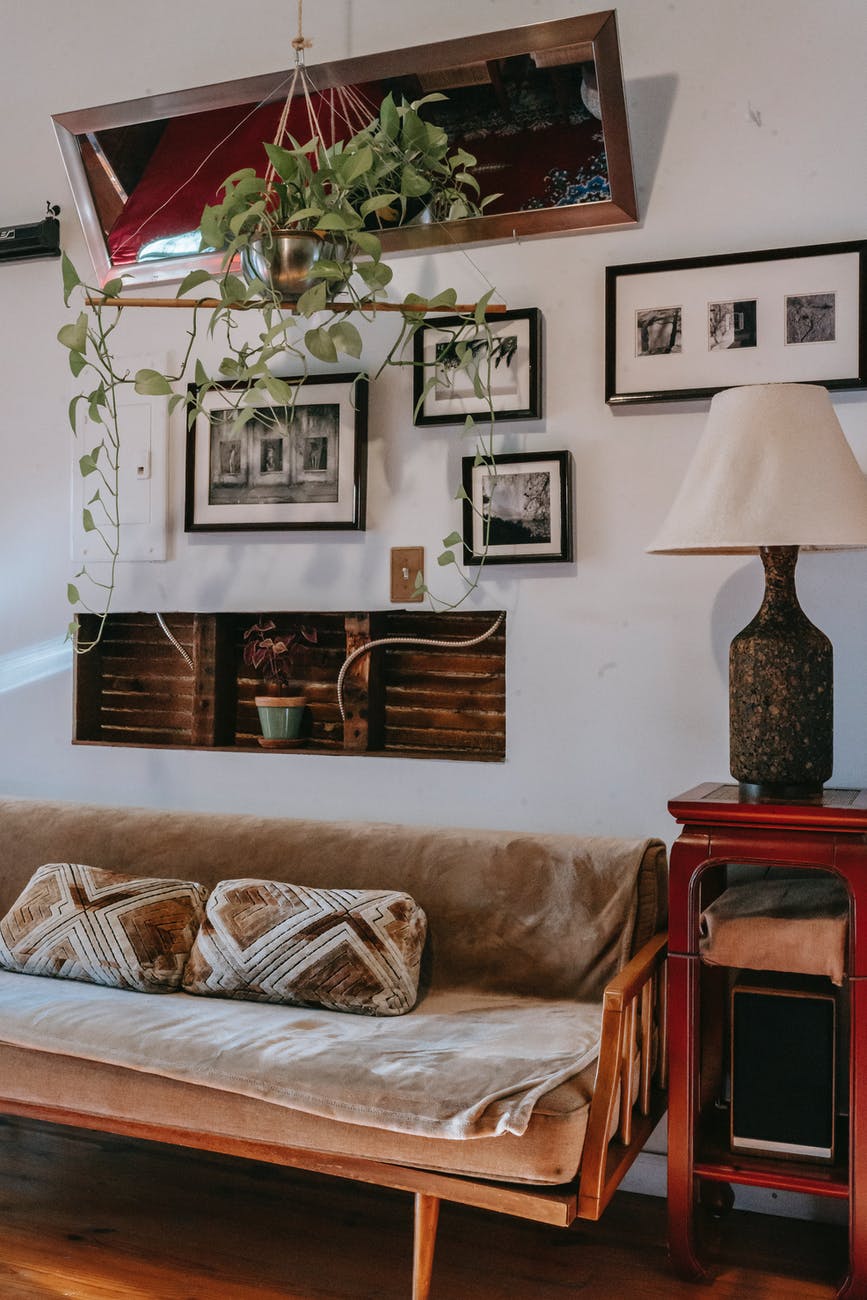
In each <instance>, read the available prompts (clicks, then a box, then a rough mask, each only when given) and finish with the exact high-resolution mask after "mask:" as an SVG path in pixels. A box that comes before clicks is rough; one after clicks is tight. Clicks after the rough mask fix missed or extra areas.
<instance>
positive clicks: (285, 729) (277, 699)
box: [255, 695, 305, 749]
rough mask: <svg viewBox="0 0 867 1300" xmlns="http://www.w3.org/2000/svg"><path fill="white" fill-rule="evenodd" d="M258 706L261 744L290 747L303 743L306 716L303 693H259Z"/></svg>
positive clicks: (272, 747)
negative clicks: (303, 725)
mask: <svg viewBox="0 0 867 1300" xmlns="http://www.w3.org/2000/svg"><path fill="white" fill-rule="evenodd" d="M255 700H256V708H257V709H258V710H259V722H260V724H261V726H262V735H261V736H260V737H259V744H260V745H262V746H263V748H265V749H288V748H290V747H292V746H295V745H300V744H303V739H302V737H301V720H302V718H303V717H304V706H305V700H304V696H303V695H257V696H256V697H255Z"/></svg>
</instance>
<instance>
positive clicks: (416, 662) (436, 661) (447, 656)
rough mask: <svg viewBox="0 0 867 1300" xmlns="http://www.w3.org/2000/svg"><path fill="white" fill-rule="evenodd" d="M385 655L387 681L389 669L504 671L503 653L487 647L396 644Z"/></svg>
mask: <svg viewBox="0 0 867 1300" xmlns="http://www.w3.org/2000/svg"><path fill="white" fill-rule="evenodd" d="M386 657H387V661H388V674H387V675H388V679H389V681H390V680H391V674H392V672H396V673H401V674H403V675H409V674H413V673H418V672H421V673H425V674H426V675H427V674H435V673H441V674H443V675H444V676H448V677H451V675H452V674H456V675H457V676H460V677H492V676H496V675H499V676H502V674H503V656H502V655H501V654H499V655H498V654H492V653H491V651H490V650H487V649H484V650H483V649H479V651H478V652H475V651H473V650H462V651H460V652H459V653H458V652H456V651H452V650H438V649H436V648H432V649H430V650H425V649H423V648H419V649H418V650H403V649H400V648H399V647H397V648H395V649H393V650H387V651H386Z"/></svg>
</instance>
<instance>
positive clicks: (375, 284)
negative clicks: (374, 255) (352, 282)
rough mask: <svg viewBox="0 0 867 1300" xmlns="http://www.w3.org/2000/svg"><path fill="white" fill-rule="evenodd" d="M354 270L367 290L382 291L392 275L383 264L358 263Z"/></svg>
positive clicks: (389, 268) (389, 269) (390, 270)
mask: <svg viewBox="0 0 867 1300" xmlns="http://www.w3.org/2000/svg"><path fill="white" fill-rule="evenodd" d="M355 269H356V270H357V272H358V274H359V275H360V276H361V278H362V280H363V281H364V283H365V284H366V285H367V287H368V288H369V289H384V288H385V286H386V285H387V284H389V283H390V282H391V278H392V276H393V275H394V272H393V271H392V269H391V267H390V266H386V264H385V262H359V264H358V266H356V268H355Z"/></svg>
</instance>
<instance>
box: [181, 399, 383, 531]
mask: <svg viewBox="0 0 867 1300" xmlns="http://www.w3.org/2000/svg"><path fill="white" fill-rule="evenodd" d="M354 379H355V376H354V375H349V376H341V377H339V378H335V379H334V380H333V381H330V382H320V380H319V377H318V376H317V377H315V378H314V379H308V380H306V381H305V382H304V384H303V386H302V388H301V391H300V392H299V394H298V396H297V398H296V404H295V407H294V410H293V414H292V415H291V416H290V414H289V410H288V408H286V407H283V406H281V405H280V404H279V403H278V402H275V401H274V400H273V399H271V398H268V397H265V396H262V397H261V399H259V398H258V395H257V400H256V401H255V402H253V403H245V408H246V407H247V406H248V405H252V408H253V409H254V410H260V409H261V410H262V412H263V415H264V416H265V419H266V420H267V421H269V422H270V421H274V426H273V428H271V427H268V425H266V426H265V427H263V426H262V425H261V424H260V423H259V422H256V421H251V422H249V423H248V424H246V425H244V426H243V427H241V428H240V429H238V431H237V434H236V435H235V434H233V433H232V431H231V421H232V404H233V402H234V400H235V396H234V394H232V393H231V388H232V386H231V385H226V387H225V388H224V389H222V388H221V389H214V390H212V391H211V392H209V393H207V394H206V396H205V398H204V402H203V409H202V411H201V412H200V413H199V414H198V415H197V417H196V420H195V423H194V425H193V427H192V429H191V430H190V431H189V435H188V447H187V508H186V519H187V522H186V527H187V531H193V532H194V531H197V530H199V529H204V530H208V529H211V530H219V531H222V530H228V529H238V528H247V529H251V530H256V529H260V528H264V529H279V528H288V529H291V528H298V529H304V528H311V529H327V528H363V527H364V501H363V494H364V479H365V475H364V468H365V467H364V458H365V453H366V409H367V407H366V385H365V384H363V383H358V384H355V383H353V380H354ZM313 408H315V409H316V413H317V415H318V417H319V420H320V424H319V425H318V426H317V431H318V432H319V433H320V434H321V436H317V437H312V438H310V439H308V441H310V442H313V443H314V444H315V452H316V455H315V460H314V463H313V465H312V466H311V463H310V458H309V456H308V457H307V459H305V453H303V452H302V451H301V450H299V448H298V447H297V445H296V443H297V441H298V439H297V437H296V434H295V427H296V426H295V424H294V417H297V421H298V424H299V425H300V424H301V423H302V422H303V420H304V416H305V413H306V412H307V411H312V409H313ZM221 425H222V426H223V430H224V431H225V437H226V439H227V440H228V441H229V442H230V443H231V444H233V446H232V451H233V459H232V461H224V462H223V463H222V465H221V463H220V460H219V446H218V443H219V440H220V438H221V436H224V435H223V434H221ZM236 441H237V444H238V445H239V446H240V447H241V448H242V449H243V450H242V451H241V452H240V454H239V455H238V456H237V458H236V455H235V447H234V444H235V442H236ZM234 482H237V483H238V484H239V486H238V488H237V489H236V491H235V492H234V493H233V491H232V485H233V483H234ZM241 485H243V486H241ZM290 496H291V497H294V498H295V499H291V500H290V499H286V498H288V497H290ZM221 498H233V499H230V500H227V499H221ZM269 498H271V499H269Z"/></svg>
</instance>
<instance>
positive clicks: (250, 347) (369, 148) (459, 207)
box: [58, 95, 497, 651]
mask: <svg viewBox="0 0 867 1300" xmlns="http://www.w3.org/2000/svg"><path fill="white" fill-rule="evenodd" d="M442 98H444V97H443V96H441V95H431V96H427V97H426V98H425V99H422V100H418V101H415V102H413V103H408V102H406V101H401V102H400V103H399V104H398V103H396V102H395V101H394V99H393V97H392V96H391V95H388V96H386V98H385V99H384V100H383V102H382V104H381V106H380V109H379V112H378V113H377V114H376V116H375V117H373V118H371V119H370V121H368V122H367V123H366V124H365V125H364V126H363V127H362V128H361V129H360V130H359V131H357V132H356V133H355V134H354V135H352V136H351V137H350V138H349V139H347V140H345V141H338V142H336V143H335V144H333V145H330V146H326V145H324V144H323V143H322V141H321V139H319V138H318V137H316V136H314V138H313V139H312V140H311V141H309V142H308V143H306V144H299V143H298V142H297V141H296V140H294V139H292V138H291V137H289V142H288V144H289V147H287V146H286V144H284V143H281V141H280V138H279V136H278V140H277V141H276V142H274V143H271V144H266V145H265V151H266V154H267V157H268V160H269V166H268V168H267V169H266V171H265V174H264V175H263V176H261V177H260V176H259V175H257V174H256V172H255V171H254V170H252V169H244V170H242V171H240V172H236V173H234V175H233V176H230V177H229V178H228V179H227V180H226V181H225V182H224V184H223V186H222V187H221V192H222V198H221V200H220V202H219V203H217V204H215V205H212V206H209V207H207V208H206V209H205V211H204V213H203V215H202V221H201V226H200V236H201V245H202V249H203V250H207V249H210V250H213V249H215V248H216V249H220V250H221V251H222V254H223V256H222V269H221V270H220V271H219V272H217V273H216V275H214V274H212V273H211V272H209V271H205V270H195V271H192V272H191V273H190V274H189V275H187V276H186V278H185V279H184V280H183V281H182V283H181V285H180V286H179V288H178V291H177V297H178V298H185V297H186V298H189V299H190V300H191V307H192V312H193V314H192V323H191V327H190V329H189V331H188V339H187V345H186V349H185V352H184V356H183V360H182V362H181V365H180V366H179V368H178V371H177V373H174V374H168V373H165V372H162V371H158V370H153V369H142V370H139V371H137V372H136V373H135V374H134V375H130V374H129V372H125V371H121V370H119V369H118V367H117V364H116V362H115V360H114V357H113V354H112V343H113V340H112V335H113V333H114V331H115V329H116V328H117V326H118V324H119V322H120V318H121V313H122V311H123V307H124V299H123V296H122V295H123V287H124V286H123V279H122V277H121V278H119V279H116V280H112V281H110V282H109V283H108V284H106V285H105V286H104V287H103V288H102V289H101V290H99V289H95V288H93V287H92V286H88V285H86V284H84V283H83V282H82V281H81V279H80V277H79V276H78V273H77V272H76V270H75V268H74V266H73V264H72V263H71V261H70V260H69V258H68V257H67V256H66V254H64V255H63V260H62V273H63V287H64V301H65V303H66V304H67V305H69V302H70V298H71V296H72V294H73V293H75V292H77V291H81V292H82V293H83V295H84V298H85V306H84V308H83V309H82V310H81V311H80V312H79V313H78V316H77V318H76V320H75V321H74V322H72V323H70V324H68V325H65V326H63V328H62V329H61V330H60V332H59V334H58V339H59V341H60V342H61V344H63V346H64V347H66V348H67V349H68V350H69V364H70V368H71V370H72V373H73V375H75V376H76V378H80V377H82V376H86V378H87V380H88V381H89V384H92V386H88V387H87V388H86V389H85V391H83V392H81V393H79V394H77V395H76V396H75V397H74V398H73V400H72V402H71V403H70V408H69V419H70V423H71V425H72V428H73V432H76V433H77V412H78V409H79V404H80V403H82V402H84V403H85V404H86V407H87V411H88V415H89V418H90V421H91V422H92V423H93V424H95V425H96V426H97V427H98V428H99V429H100V430H101V433H102V437H101V439H100V441H99V442H98V443H96V444H95V445H94V446H93V447H92V448H90V449H88V450H85V451H84V453H83V455H82V456H81V457H80V458H79V470H80V472H81V474H82V475H83V476H84V477H85V479H93V481H94V482H95V483H96V491H95V493H94V495H93V496H92V497H91V498H90V499H89V501H88V502H87V505H86V506H85V507H84V511H83V517H82V523H83V526H84V529H85V531H86V532H96V533H97V534H98V535H99V537H100V538H101V539H102V541H103V543H104V545H105V547H106V552H107V559H108V561H109V564H110V568H109V572H108V576H107V578H106V579H105V580H102V579H99V578H97V577H95V576H94V575H93V573H91V571H90V570H89V569H88V568H87V566H84V567H83V568H82V569H81V570H80V571H79V572H78V573H77V574H76V575H75V581H74V582H72V583H70V584H69V587H68V597H69V600H70V603H71V604H72V605H73V607H74V608H76V609H80V610H84V611H87V612H89V613H97V614H98V615H99V616H100V622H99V624H98V627H97V632H96V634H95V636H94V637H93V639H92V640H91V641H90V642H89V643H87V644H84V645H78V646H77V647H76V648H77V649H78V650H80V651H86V650H88V649H91V648H92V647H93V646H94V645H95V644H97V643H98V641H99V639H100V636H101V634H102V629H103V627H104V624H105V619H106V617H107V615H108V612H109V610H110V607H111V600H112V596H113V593H114V585H115V577H116V566H117V560H118V551H119V527H120V525H119V518H120V515H119V507H118V464H119V452H120V438H121V430H120V427H119V422H118V397H119V394H120V392H121V391H122V390H123V388H124V387H126V386H128V387H130V388H131V389H132V390H134V391H135V392H136V393H137V394H140V395H144V396H164V397H166V398H167V399H168V403H169V412H170V413H171V412H172V411H173V410H174V409H175V408H176V407H177V406H178V405H181V404H183V405H184V406H185V407H186V410H187V419H188V422H189V423H190V424H192V423H193V422H194V421H195V419H196V417H197V416H198V415H199V414H200V413H201V412H202V410H204V409H205V407H204V403H205V400H206V398H207V396H208V394H209V393H210V392H212V391H213V390H214V389H219V390H220V391H221V394H222V395H223V396H224V397H228V399H229V401H230V402H231V403H232V404H233V405H234V408H235V417H234V418H235V421H236V426H237V427H238V428H240V427H242V426H243V424H244V423H246V421H248V420H249V419H250V418H252V416H253V414H254V413H255V411H256V408H257V406H258V408H259V410H260V411H261V404H262V401H263V400H264V401H265V403H266V404H268V403H270V404H271V405H272V406H274V407H276V408H278V409H285V410H288V411H289V413H290V418H291V412H292V408H293V406H294V403H295V400H296V397H297V393H298V390H299V386H300V385H301V384H302V383H303V381H304V379H305V378H306V377H307V374H308V362H309V358H311V357H312V358H314V359H315V360H316V361H318V362H320V363H324V364H326V365H330V364H335V363H338V362H339V360H340V358H341V357H351V358H353V359H355V360H358V359H359V358H360V357H361V354H362V338H361V334H360V332H359V330H358V328H357V326H356V324H355V323H354V322H353V321H352V320H350V319H348V315H349V313H350V312H354V313H356V314H357V318H360V319H361V320H369V319H371V318H372V315H373V313H374V312H375V311H377V310H381V309H382V308H383V306H384V305H385V306H387V307H388V308H390V309H392V310H395V311H396V312H397V313H398V324H399V328H398V334H397V337H396V339H395V341H394V343H393V344H392V346H391V348H390V349H389V351H388V353H387V355H386V358H385V360H384V361H383V363H382V365H381V366H380V368H379V371H377V373H381V372H382V370H383V369H384V368H385V367H386V366H390V365H412V364H413V361H412V360H407V359H406V354H407V350H408V349H410V355H411V344H412V339H413V336H414V334H415V333H416V331H417V330H418V329H419V328H420V327H421V324H422V323H423V320H424V312H425V311H428V310H431V309H438V310H441V311H443V312H445V313H451V314H455V313H457V314H458V315H459V316H460V323H459V325H458V326H456V327H455V328H454V332H453V337H452V339H451V354H450V357H449V362H450V366H451V367H452V373H454V369H455V368H457V369H458V370H462V371H464V372H465V373H466V375H468V376H469V377H470V380H471V383H472V386H473V390H474V392H475V394H476V396H477V397H479V398H480V399H482V400H483V401H485V403H486V405H487V408H488V411H489V417H490V418H489V425H488V434H487V437H486V438H484V440H483V441H480V442H479V443H478V444H477V448H476V463H477V464H482V463H485V464H489V465H490V467H491V471H492V473H495V472H496V461H495V457H494V453H493V446H492V437H491V434H492V432H493V424H494V411H493V404H492V400H491V396H490V394H491V379H492V367H493V366H494V364H495V346H494V341H493V336H492V335H491V332H490V328H489V326H488V323H487V312H488V311H489V310H490V306H489V304H490V298H491V295H492V293H493V289H492V290H490V291H489V292H488V293H487V294H485V295H484V296H483V297H482V298H481V299H480V300H479V302H478V303H476V304H474V305H473V307H472V309H471V310H463V311H462V310H461V309H460V308H459V306H458V303H457V293H456V291H455V290H454V289H445V290H443V291H442V292H440V293H438V294H437V295H436V296H434V297H433V298H430V299H422V298H421V297H420V296H419V295H417V294H408V295H407V296H406V297H405V298H404V299H403V301H402V302H401V303H387V304H383V301H382V300H383V297H384V295H385V292H386V289H387V287H388V285H389V284H390V283H391V280H392V270H391V268H390V267H389V266H388V265H387V263H386V262H384V261H383V257H382V245H381V242H380V239H379V237H378V235H377V233H376V230H377V229H379V228H381V227H382V226H383V225H386V224H389V223H393V224H401V223H403V222H404V221H405V220H407V219H411V214H412V213H413V211H414V206H415V205H418V204H422V205H424V206H425V208H426V210H427V213H428V214H429V215H431V216H432V218H433V219H443V218H446V219H449V220H451V219H454V218H455V217H459V216H467V215H475V214H479V213H481V212H482V210H483V209H484V207H485V205H486V204H487V203H489V202H491V201H492V200H493V199H494V198H496V197H497V196H496V195H491V196H488V197H487V198H486V199H481V198H480V197H479V186H478V182H477V181H476V179H475V177H474V176H473V175H472V167H473V165H474V163H475V159H474V158H473V157H472V156H471V155H470V154H468V153H467V152H466V151H465V150H462V149H458V150H455V151H450V149H449V144H448V139H447V137H446V135H445V132H444V131H442V129H441V128H439V127H437V126H434V125H433V124H431V123H429V122H426V121H425V120H424V118H423V116H422V113H421V110H422V108H423V107H424V105H425V103H428V102H431V101H432V100H436V99H442ZM287 102H288V101H287ZM287 233H288V234H290V235H291V234H295V235H299V234H300V235H302V236H305V237H306V238H307V240H308V243H311V244H312V245H313V247H314V250H315V256H312V257H311V260H310V265H309V267H308V268H307V271H306V279H305V282H304V284H303V287H301V289H300V291H299V292H298V293H297V295H293V297H294V301H291V302H290V303H289V304H287V301H286V300H285V298H284V292H285V288H281V286H280V282H279V279H278V280H276V282H275V281H272V279H271V276H270V274H264V273H260V272H265V270H266V268H265V266H264V265H263V260H264V262H270V257H271V255H272V253H273V252H274V250H275V249H276V248H277V247H278V243H279V240H280V237H281V236H282V235H284V234H287ZM239 258H240V260H241V264H242V267H243V268H244V269H245V274H244V275H243V276H241V275H238V274H237V273H236V269H235V267H236V263H237V260H238V259H239ZM207 283H213V285H214V286H215V288H216V295H215V296H214V297H212V298H199V299H196V298H193V297H192V295H194V294H195V292H196V291H197V290H199V291H200V290H201V288H202V286H203V285H205V284H207ZM338 289H339V291H340V292H341V301H340V302H337V301H335V300H334V293H335V291H337V290H338ZM140 301H141V300H139V302H140ZM144 301H145V302H147V301H148V300H144ZM203 311H207V312H208V320H207V335H208V336H209V337H211V338H213V337H219V338H220V339H222V341H223V348H224V352H223V356H222V358H221V360H220V362H219V363H218V365H217V367H216V370H215V371H214V373H210V372H209V370H208V369H207V368H206V367H205V365H204V363H203V362H202V360H201V359H200V358H197V359H196V360H195V362H194V366H193V373H192V376H191V377H192V378H193V380H194V386H193V388H192V390H189V391H188V389H187V387H186V383H187V379H188V367H189V365H190V361H191V358H192V355H193V351H194V347H195V343H196V339H197V335H198V329H199V323H200V314H201V313H202V312H203ZM251 311H253V312H255V313H257V314H258V317H259V319H260V322H261V328H260V329H259V330H258V333H257V336H256V338H255V340H254V341H253V342H250V341H249V335H248V334H246V333H244V332H242V331H240V330H239V314H241V313H249V312H251ZM287 359H288V360H289V361H290V362H291V363H292V364H293V367H295V368H297V369H298V370H299V371H300V374H294V375H292V376H291V377H289V378H284V377H281V376H278V375H276V374H274V373H273V371H272V365H273V364H274V363H275V362H277V361H279V362H281V363H282V364H285V362H286V360H287ZM227 381H231V382H232V383H233V384H236V385H239V387H236V388H233V389H225V388H224V385H225V384H226V382H227ZM435 382H436V376H435V375H430V376H427V377H426V379H425V385H424V391H425V392H427V391H429V389H430V387H431V385H432V384H434V383H435ZM190 391H191V392H192V394H193V395H192V396H190ZM475 428H476V426H475V422H474V421H473V419H472V417H467V420H466V423H465V426H464V429H463V432H464V434H469V433H472V432H474V431H475ZM93 476H95V478H94V477H93ZM465 495H466V494H465V493H464V490H463V488H462V487H460V488H459V489H458V491H457V493H456V497H457V498H458V499H461V498H463V497H465ZM484 522H485V528H486V529H487V524H488V521H487V520H486V521H484ZM461 540H462V539H461V536H460V534H458V533H457V532H453V533H450V534H449V535H448V536H447V537H445V538H444V539H443V547H444V549H443V551H442V553H441V554H440V555H439V557H438V562H439V564H440V565H441V566H442V567H445V566H448V565H454V566H455V567H456V569H457V571H458V572H459V573H460V574H461V577H462V580H463V582H464V591H463V593H462V594H461V596H460V598H459V599H458V600H457V601H455V602H449V601H443V600H439V599H437V598H436V597H435V596H433V594H432V593H431V592H430V590H429V588H428V587H427V585H425V584H424V583H423V582H421V581H419V582H418V583H417V590H419V591H421V592H422V593H424V594H427V595H428V596H429V597H430V599H431V601H432V603H434V604H435V605H438V606H440V607H444V608H455V607H456V605H459V604H461V603H462V602H463V601H464V600H466V599H467V597H468V596H469V595H470V593H471V592H472V591H473V590H475V588H476V586H477V585H478V581H479V573H480V571H481V566H480V567H479V569H478V570H477V572H476V574H475V576H474V577H470V576H468V575H467V574H466V573H464V571H463V569H462V568H461V566H460V565H459V564H458V562H457V558H456V555H455V547H456V546H457V545H458V544H460V542H461ZM482 561H484V556H483V557H482ZM97 607H99V608H97ZM74 628H75V624H74V623H71V624H70V632H73V631H74Z"/></svg>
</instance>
